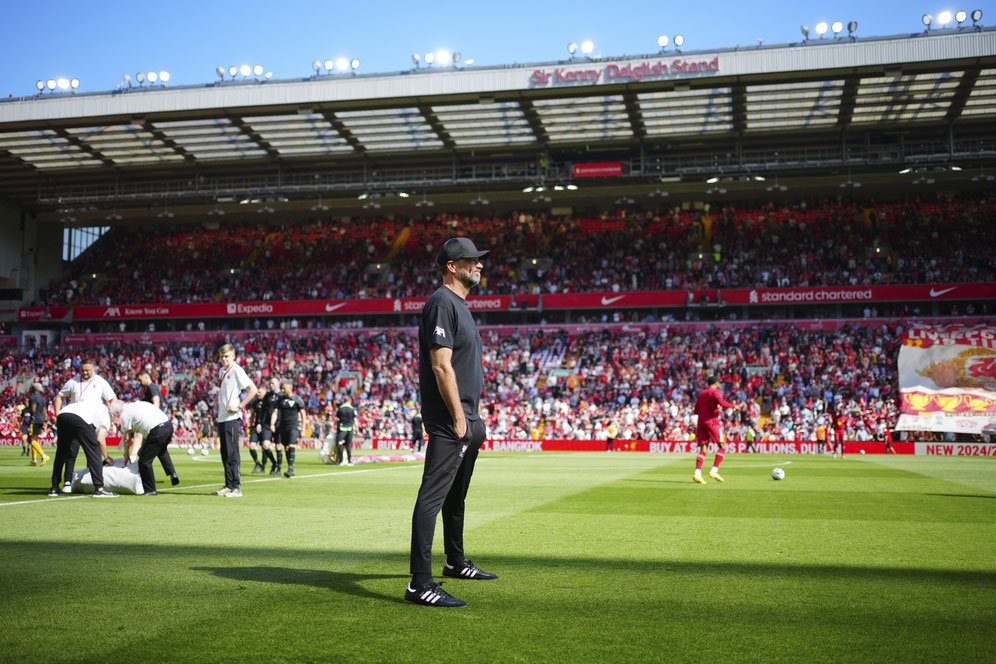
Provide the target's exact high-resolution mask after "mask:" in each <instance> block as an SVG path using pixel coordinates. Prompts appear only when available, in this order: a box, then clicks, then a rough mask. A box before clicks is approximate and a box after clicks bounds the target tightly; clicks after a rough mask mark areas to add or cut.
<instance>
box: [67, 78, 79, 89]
mask: <svg viewBox="0 0 996 664" xmlns="http://www.w3.org/2000/svg"><path fill="white" fill-rule="evenodd" d="M69 87H71V88H72V89H73V90H75V89H77V88H79V87H80V79H78V78H73V79H70V80H69Z"/></svg>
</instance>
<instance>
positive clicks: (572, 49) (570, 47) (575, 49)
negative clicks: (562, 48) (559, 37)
mask: <svg viewBox="0 0 996 664" xmlns="http://www.w3.org/2000/svg"><path fill="white" fill-rule="evenodd" d="M567 52H568V53H570V54H571V55H574V54H575V53H577V52H578V45H577V42H571V43H570V44H568V45H567Z"/></svg>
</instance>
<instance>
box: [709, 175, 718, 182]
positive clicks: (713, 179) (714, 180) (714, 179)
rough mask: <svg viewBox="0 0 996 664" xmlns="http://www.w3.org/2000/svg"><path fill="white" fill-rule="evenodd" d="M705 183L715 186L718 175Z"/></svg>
mask: <svg viewBox="0 0 996 664" xmlns="http://www.w3.org/2000/svg"><path fill="white" fill-rule="evenodd" d="M706 182H707V183H708V184H716V183H717V182H719V176H718V175H713V176H712V177H711V178H709V179H708V180H706Z"/></svg>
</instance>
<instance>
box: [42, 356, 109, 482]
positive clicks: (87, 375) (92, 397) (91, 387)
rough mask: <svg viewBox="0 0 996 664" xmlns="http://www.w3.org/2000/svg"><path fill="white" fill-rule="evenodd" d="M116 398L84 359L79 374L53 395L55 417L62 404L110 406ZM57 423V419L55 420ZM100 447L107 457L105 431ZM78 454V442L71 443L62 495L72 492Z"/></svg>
mask: <svg viewBox="0 0 996 664" xmlns="http://www.w3.org/2000/svg"><path fill="white" fill-rule="evenodd" d="M115 398H116V396H115V394H114V390H113V389H112V388H111V385H110V383H108V382H107V381H106V380H104V379H103V378H102V377H100V376H98V375H97V372H96V371H95V370H94V364H93V360H90V359H84V360H83V361H82V362H80V372H79V373H78V374H76V375H75V376H73V377H72V378H70V379H69V380H68V381H66V384H65V385H63V386H62V389H61V390H59V393H58V394H56V395H55V416H56V418H58V417H59V413H61V412H62V404H63V402H65V403H67V404H73V403H80V402H84V401H87V402H92V403H97V404H104V405H107V404H110V403H111V402H112V401H114V399H115ZM56 421H57V422H58V419H56ZM98 436H99V437H98V441H99V442H100V447H101V449H102V450H104V457H105V458H106V457H107V446H106V444H105V441H104V438H105V437H106V436H107V430H106V429H105V430H104V432H103V433H99V434H98ZM79 453H80V444H79V442H78V441H77V442H73V443H72V446H71V447H70V448H69V450H68V455H67V457H66V464H65V465H66V470H65V482H64V483H63V486H62V492H63V493H69V492H70V491H72V484H73V471H74V470H75V469H76V457H77V456H78V455H79Z"/></svg>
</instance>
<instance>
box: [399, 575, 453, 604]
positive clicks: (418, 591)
mask: <svg viewBox="0 0 996 664" xmlns="http://www.w3.org/2000/svg"><path fill="white" fill-rule="evenodd" d="M405 601H406V602H408V603H410V604H421V605H422V606H438V607H441V608H445V609H462V608H463V607H465V606H467V602H465V601H463V600H462V599H457V598H456V597H454V596H453V595H451V594H449V593H448V592H446V591H445V590H443V589H442V588H440V587H439V584H438V583H436V582H435V581H430V582H429V583H427V584H425V585H424V586H419V587H418V588H413V587H412V584H410V583H409V584H408V587H407V588H405Z"/></svg>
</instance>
